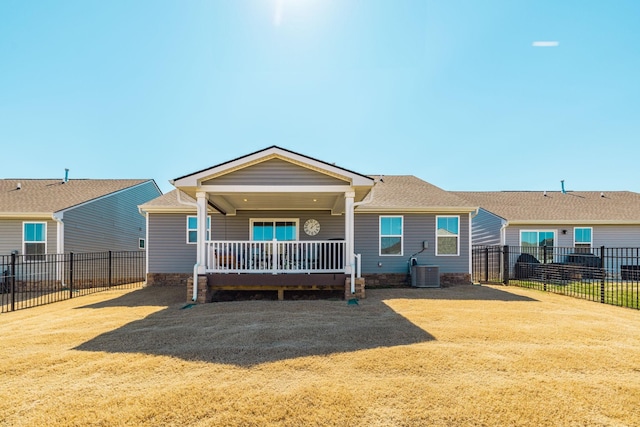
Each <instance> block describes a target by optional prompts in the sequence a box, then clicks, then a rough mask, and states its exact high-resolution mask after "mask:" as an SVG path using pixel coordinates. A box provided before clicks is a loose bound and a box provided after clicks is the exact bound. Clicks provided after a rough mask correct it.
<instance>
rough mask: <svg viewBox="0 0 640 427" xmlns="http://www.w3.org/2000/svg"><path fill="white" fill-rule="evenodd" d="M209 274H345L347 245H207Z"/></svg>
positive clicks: (335, 242)
mask: <svg viewBox="0 0 640 427" xmlns="http://www.w3.org/2000/svg"><path fill="white" fill-rule="evenodd" d="M205 245H206V252H207V260H206V271H207V272H208V273H272V274H282V273H344V272H345V242H344V241H343V240H319V241H318V240H316V241H309V242H303V241H277V240H272V241H266V242H260V241H245V240H242V241H235V240H222V241H219V240H217V241H213V240H212V241H207V242H206V243H205Z"/></svg>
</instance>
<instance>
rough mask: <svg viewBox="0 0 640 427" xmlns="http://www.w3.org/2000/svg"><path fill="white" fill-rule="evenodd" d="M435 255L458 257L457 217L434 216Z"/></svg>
mask: <svg viewBox="0 0 640 427" xmlns="http://www.w3.org/2000/svg"><path fill="white" fill-rule="evenodd" d="M436 255H439V256H454V255H460V217H459V216H457V215H455V216H436Z"/></svg>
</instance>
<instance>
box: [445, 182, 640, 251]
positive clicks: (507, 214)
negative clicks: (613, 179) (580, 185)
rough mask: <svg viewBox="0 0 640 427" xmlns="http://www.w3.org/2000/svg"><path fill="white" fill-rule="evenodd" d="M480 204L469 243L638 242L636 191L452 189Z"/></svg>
mask: <svg viewBox="0 0 640 427" xmlns="http://www.w3.org/2000/svg"><path fill="white" fill-rule="evenodd" d="M454 194H455V195H457V196H458V197H460V198H462V199H465V200H467V201H468V202H469V203H471V204H474V205H477V206H480V211H479V212H478V215H476V216H475V217H474V218H473V244H474V245H509V246H543V245H546V246H556V247H566V248H576V249H578V250H581V251H590V250H591V249H592V248H599V247H601V246H605V247H617V248H620V247H640V194H638V193H633V192H630V191H606V192H594V191H566V192H563V191H557V192H556V191H493V192H454Z"/></svg>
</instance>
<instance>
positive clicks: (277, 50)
mask: <svg viewBox="0 0 640 427" xmlns="http://www.w3.org/2000/svg"><path fill="white" fill-rule="evenodd" d="M638 22H640V1H637V0H627V1H625V0H614V1H604V0H602V1H596V0H579V1H572V0H564V1H558V0H548V1H547V0H535V1H534V0H531V1H526V0H502V1H492V0H482V1H480V0H477V1H471V0H436V1H432V0H208V1H194V0H181V1H177V0H171V1H170V0H152V1H144V0H133V1H132V0H127V1H120V0H110V1H102V0H101V1H97V0H81V1H73V0H60V1H51V0H48V1H39V0H17V1H14V0H3V1H1V2H0V146H1V147H2V148H3V152H4V156H2V166H0V171H1V172H0V178H61V177H63V176H64V169H65V168H69V169H70V173H69V174H70V178H71V179H73V178H153V179H155V180H156V182H157V183H158V184H159V186H160V187H161V189H162V190H163V191H165V192H166V191H169V190H170V189H171V186H170V184H169V183H168V180H170V179H172V178H176V177H179V176H182V175H185V174H188V173H191V172H194V171H196V170H200V169H203V168H206V167H209V166H212V165H215V164H218V163H221V162H224V161H227V160H230V159H233V158H236V157H239V156H242V155H244V154H248V153H250V152H253V151H256V150H260V149H262V148H265V147H268V146H271V145H278V146H281V147H283V148H286V149H289V150H293V151H297V152H300V153H302V154H305V155H308V156H311V157H315V158H318V159H320V160H323V161H327V162H331V163H334V162H335V163H336V165H338V166H342V167H345V168H347V169H351V170H354V171H357V172H360V173H364V174H386V175H396V174H397V175H400V174H407V175H416V176H418V177H420V178H422V179H424V180H426V181H428V182H431V183H433V184H435V185H437V186H440V187H442V188H444V189H447V190H469V191H472V190H478V191H493V190H560V180H562V179H564V180H565V182H566V187H567V189H568V190H594V191H601V190H632V191H638V192H640V179H639V178H640V177H639V173H638V164H639V163H640V148H638V147H639V146H640V144H639V142H640V140H639V136H640V79H639V76H640V25H638ZM536 41H557V42H558V45H557V46H556V47H534V46H533V45H532V44H533V43H534V42H536Z"/></svg>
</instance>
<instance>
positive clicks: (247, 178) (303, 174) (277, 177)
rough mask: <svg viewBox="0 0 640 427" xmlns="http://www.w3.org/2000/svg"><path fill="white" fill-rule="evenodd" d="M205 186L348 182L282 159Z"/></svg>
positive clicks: (247, 168)
mask: <svg viewBox="0 0 640 427" xmlns="http://www.w3.org/2000/svg"><path fill="white" fill-rule="evenodd" d="M203 184H204V185H345V184H348V182H346V181H343V180H340V179H338V178H335V177H332V176H329V175H325V174H322V173H320V172H316V171H314V170H311V169H307V168H304V167H302V166H298V165H294V164H292V163H289V162H285V161H284V160H280V159H272V160H267V161H265V162H262V163H257V164H255V165H252V166H249V167H246V168H244V169H240V170H238V171H235V172H231V173H228V174H226V175H222V176H220V177H217V178H214V179H211V180H208V181H205V182H203Z"/></svg>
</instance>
